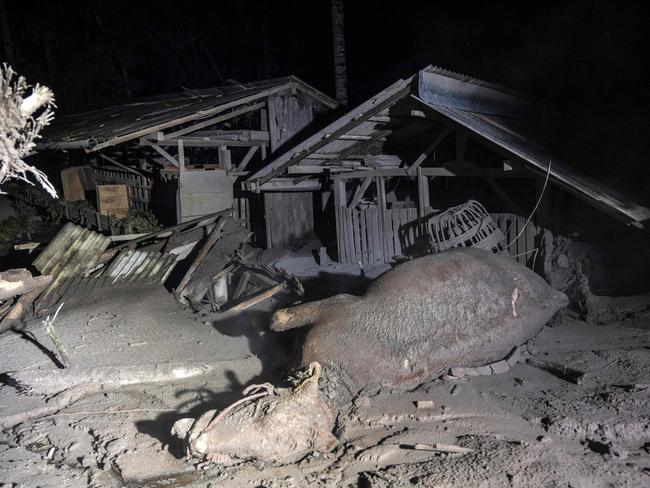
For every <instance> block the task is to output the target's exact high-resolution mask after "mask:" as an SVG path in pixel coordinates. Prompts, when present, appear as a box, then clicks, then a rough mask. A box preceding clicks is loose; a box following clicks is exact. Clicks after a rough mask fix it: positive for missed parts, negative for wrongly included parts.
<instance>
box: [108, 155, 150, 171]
mask: <svg viewBox="0 0 650 488" xmlns="http://www.w3.org/2000/svg"><path fill="white" fill-rule="evenodd" d="M99 157H100V158H102V159H104V160H106V161H108V162H109V163H111V164H114V165H115V166H118V167H120V168H122V169H123V170H125V171H128V172H129V173H133V174H136V175H138V176H141V177H145V176H144V175H143V174H142V173H140V172H139V171H138V170H136V169H133V168H131V167H130V166H127V165H126V164H122V163H120V162H119V161H116V160H115V159H113V158H111V157H110V156H107V155H106V154H103V153H99Z"/></svg>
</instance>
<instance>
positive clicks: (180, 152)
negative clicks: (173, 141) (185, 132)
mask: <svg viewBox="0 0 650 488" xmlns="http://www.w3.org/2000/svg"><path fill="white" fill-rule="evenodd" d="M184 169H185V148H184V147H183V139H179V140H178V170H179V172H181V171H183V170H184Z"/></svg>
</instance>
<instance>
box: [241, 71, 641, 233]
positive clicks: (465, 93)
mask: <svg viewBox="0 0 650 488" xmlns="http://www.w3.org/2000/svg"><path fill="white" fill-rule="evenodd" d="M412 79H413V78H410V79H407V80H399V81H398V82H396V83H394V84H393V85H391V86H390V87H388V88H387V89H386V90H384V91H382V92H381V93H379V94H377V95H375V96H374V97H372V98H371V99H369V100H368V101H366V102H364V103H363V104H361V105H360V106H359V107H357V108H355V109H353V110H351V111H350V112H348V113H347V114H345V115H343V116H341V117H340V118H339V119H337V120H336V121H334V122H332V123H331V124H330V125H329V126H327V127H325V128H324V129H322V130H320V131H318V132H317V133H315V134H313V135H312V136H311V137H309V138H307V139H306V140H305V141H303V142H302V143H300V144H298V145H296V146H295V147H294V148H292V149H290V150H289V151H287V152H286V153H285V154H282V155H280V156H279V157H278V158H276V159H275V160H274V161H272V162H271V163H269V164H268V165H266V166H265V167H264V168H262V169H260V170H259V171H258V172H257V173H255V174H253V175H252V176H250V177H249V178H248V180H247V182H246V185H247V187H248V188H249V189H251V190H254V191H259V190H260V189H263V187H262V185H263V184H264V183H265V182H267V181H269V180H270V179H271V178H274V177H277V176H281V175H282V174H283V173H284V171H285V170H286V169H287V168H288V167H289V166H293V165H331V164H332V163H333V162H335V163H336V164H338V165H341V164H342V160H341V158H340V156H341V155H342V154H344V155H345V154H346V151H347V152H348V153H351V154H354V151H355V146H357V147H361V146H362V142H359V141H356V142H354V141H350V140H346V136H351V135H362V136H370V137H377V136H378V135H381V131H383V130H385V128H386V125H385V124H381V123H377V122H374V121H373V118H372V117H371V118H368V117H367V116H366V115H367V114H368V112H369V110H372V109H373V107H377V106H378V105H382V104H383V105H385V106H386V107H387V108H385V109H384V112H381V113H386V111H387V110H393V109H395V108H397V106H398V104H399V103H400V101H401V100H402V99H403V97H402V98H400V97H396V96H395V95H396V93H400V90H404V87H408V89H409V92H410V95H411V97H409V98H410V99H415V100H418V101H419V102H420V103H422V104H424V105H426V106H427V107H429V108H430V109H433V110H434V111H436V112H437V113H439V114H440V115H442V116H443V117H444V118H446V119H447V120H449V121H451V122H453V123H454V124H458V125H460V126H463V127H465V128H467V129H469V130H470V131H471V132H473V133H474V134H476V135H478V136H479V137H480V138H482V139H483V140H485V141H486V142H489V143H490V144H494V145H496V146H498V147H499V148H501V149H503V150H505V151H506V153H507V154H510V155H512V157H513V159H514V160H520V161H522V162H523V163H524V164H526V165H528V167H530V168H531V169H534V170H536V171H540V172H546V170H547V168H548V165H549V161H551V170H550V175H551V177H552V179H553V180H554V181H555V182H556V183H557V184H560V185H562V186H563V187H565V188H566V189H568V190H570V191H572V192H573V193H575V194H577V195H579V196H582V197H584V198H585V199H586V200H587V201H589V202H591V203H593V204H594V205H596V206H598V207H600V208H602V209H603V210H605V211H608V212H609V213H612V214H613V215H614V216H616V217H617V218H619V219H621V220H623V221H625V222H627V223H630V222H634V223H641V222H643V221H645V220H648V219H650V202H648V195H647V192H645V193H646V194H644V192H643V189H638V188H636V186H635V181H634V178H625V177H624V176H623V173H625V171H624V169H623V168H621V164H612V163H610V162H605V161H602V156H600V157H598V155H597V156H596V157H593V156H591V157H589V156H586V154H587V152H586V149H587V148H585V147H581V144H580V143H579V142H578V141H577V140H576V137H575V135H574V134H573V133H571V137H566V134H567V133H566V132H565V133H560V134H558V135H555V136H553V132H554V131H556V130H557V129H558V125H559V122H560V120H562V119H563V116H561V115H560V114H557V113H556V112H553V111H552V110H551V109H550V108H549V107H545V106H542V105H539V104H535V103H533V102H531V101H529V100H527V99H526V98H525V97H524V96H522V95H520V94H518V93H516V92H514V91H512V90H509V89H507V88H504V87H501V86H499V85H495V84H492V83H487V82H485V81H482V80H477V79H475V78H472V77H469V76H465V75H460V74H458V73H452V72H450V71H447V70H444V69H441V68H436V67H431V66H429V67H427V68H425V69H423V70H421V71H419V73H418V75H417V83H412V82H411V80H412ZM379 113H380V112H377V113H374V114H373V116H374V117H376V116H377V115H378V114H379ZM343 129H344V130H343ZM389 137H390V136H389ZM347 139H349V137H347ZM319 155H322V156H326V157H322V158H318V156H319ZM581 159H582V160H585V161H586V163H587V164H582V162H581ZM639 190H640V191H639Z"/></svg>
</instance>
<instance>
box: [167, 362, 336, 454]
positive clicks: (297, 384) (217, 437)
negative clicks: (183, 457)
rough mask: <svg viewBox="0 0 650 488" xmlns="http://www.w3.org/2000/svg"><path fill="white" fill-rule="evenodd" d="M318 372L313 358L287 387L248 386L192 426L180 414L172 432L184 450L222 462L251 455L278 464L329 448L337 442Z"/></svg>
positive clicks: (318, 366)
mask: <svg viewBox="0 0 650 488" xmlns="http://www.w3.org/2000/svg"><path fill="white" fill-rule="evenodd" d="M319 377H320V365H319V364H318V363H312V364H310V365H309V366H308V367H307V368H306V370H305V371H303V372H299V374H298V375H297V377H296V378H294V381H293V384H292V385H291V386H290V387H288V388H275V387H273V386H272V385H270V384H268V383H266V384H264V385H253V386H251V387H249V388H247V389H246V390H244V395H245V396H244V397H243V398H242V399H240V400H238V401H237V402H235V403H233V404H232V405H230V406H229V407H227V408H225V409H224V410H222V411H221V412H220V413H219V414H216V411H214V410H212V411H209V412H206V413H205V414H204V415H202V416H201V417H199V418H198V419H197V420H196V421H195V422H193V424H192V425H191V427H189V426H190V423H191V421H188V419H181V420H179V421H178V422H177V423H176V424H175V425H174V428H173V429H172V433H174V432H175V433H176V435H177V436H179V437H184V438H185V440H186V445H187V448H188V454H190V455H192V456H195V457H201V458H205V459H208V460H210V461H214V462H218V463H221V464H235V463H237V462H240V461H245V460H250V459H255V460H260V461H266V462H277V463H280V464H282V463H288V462H293V461H296V460H298V459H300V458H301V457H304V456H305V455H307V454H309V453H311V452H313V451H319V452H329V451H331V450H332V449H333V448H334V447H335V446H336V445H337V443H338V441H337V440H336V437H334V436H333V435H332V428H333V424H334V418H333V416H332V413H331V411H330V410H329V408H328V407H327V405H326V404H325V403H324V402H323V401H322V399H321V398H320V394H319V391H318V378H319Z"/></svg>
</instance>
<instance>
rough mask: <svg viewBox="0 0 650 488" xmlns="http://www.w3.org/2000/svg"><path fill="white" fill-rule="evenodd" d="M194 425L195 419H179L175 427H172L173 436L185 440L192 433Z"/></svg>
mask: <svg viewBox="0 0 650 488" xmlns="http://www.w3.org/2000/svg"><path fill="white" fill-rule="evenodd" d="M192 424H194V419H192V418H184V419H179V420H177V421H176V422H174V425H173V426H172V432H171V434H172V436H173V437H177V438H178V439H180V440H183V439H185V438H186V437H187V433H188V432H189V431H190V429H191V428H192Z"/></svg>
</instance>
